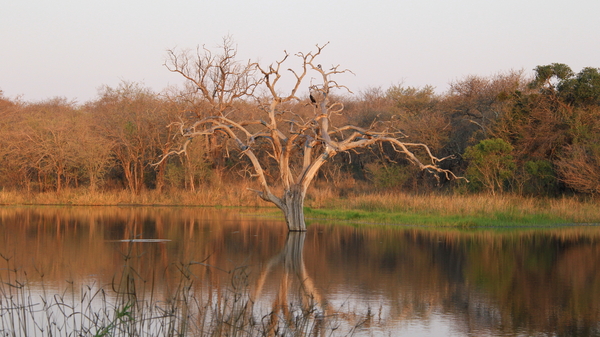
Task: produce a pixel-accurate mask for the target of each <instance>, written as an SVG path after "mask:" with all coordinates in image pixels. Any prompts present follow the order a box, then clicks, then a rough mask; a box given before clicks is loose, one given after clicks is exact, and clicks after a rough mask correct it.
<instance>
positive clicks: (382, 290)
mask: <svg viewBox="0 0 600 337" xmlns="http://www.w3.org/2000/svg"><path fill="white" fill-rule="evenodd" d="M273 214H276V213H275V212H274V211H273V210H267V211H265V210H251V209H244V210H240V209H213V208H183V207H51V206H47V207H0V254H1V259H0V269H1V271H0V277H1V278H2V286H1V287H0V289H1V290H2V293H1V294H0V333H1V334H2V336H5V335H9V336H12V335H15V336H20V335H29V336H34V335H36V336H44V335H47V334H48V332H49V331H50V330H52V329H54V330H53V331H54V332H53V334H54V335H65V336H66V335H69V333H72V332H73V331H76V332H77V333H80V334H84V335H87V334H89V335H94V334H99V332H103V331H106V332H110V333H108V334H109V335H119V333H120V334H122V335H127V334H130V333H131V331H135V333H137V334H139V335H166V334H168V333H167V332H173V334H176V333H180V332H182V331H183V332H185V333H188V334H189V335H192V336H193V335H196V334H199V332H203V333H205V334H208V333H207V332H206V331H207V330H206V329H208V328H209V327H210V328H211V329H215V327H216V328H218V329H229V330H228V331H229V333H227V332H223V333H222V335H228V334H229V335H233V334H234V333H232V332H231V331H233V330H231V329H238V330H236V331H238V332H237V333H235V335H240V336H244V335H252V334H256V331H271V334H276V333H279V334H283V333H284V332H286V331H287V332H286V333H290V334H291V332H290V331H292V332H293V331H295V332H296V333H297V334H298V333H299V334H307V335H308V334H310V335H323V336H330V335H333V336H338V335H339V336H345V335H350V334H351V335H356V336H466V335H470V336H531V335H536V336H594V335H600V323H599V322H600V268H599V266H600V228H599V227H595V226H565V227H556V228H543V229H542V228H518V229H510V228H496V229H487V230H473V229H471V230H458V229H433V228H424V227H410V226H394V225H385V226H376V225H367V224H364V225H351V224H343V223H335V224H334V223H326V222H320V221H318V220H309V221H308V223H309V227H308V231H307V232H306V233H290V234H288V232H287V227H286V226H285V223H284V222H283V220H281V219H278V218H276V217H273ZM142 302H144V303H146V304H144V305H145V306H146V307H145V308H146V309H145V310H146V311H145V312H142V305H139V307H138V303H142ZM119 303H120V304H119ZM131 303H134V304H133V306H131ZM117 313H122V315H117ZM140 313H141V315H145V316H143V317H142V316H136V315H140ZM157 317H160V319H163V320H162V321H156V320H154V319H155V318H157ZM36 320H38V321H37V322H36ZM127 320H129V321H134V320H135V321H136V324H137V325H136V326H134V327H125V325H126V324H125V323H126V322H125V321H127ZM153 322H159V323H153ZM165 322H166V323H165ZM231 322H236V323H231ZM153 324H154V325H153ZM103 329H104V330H103ZM127 329H134V330H127ZM278 329H279V330H278ZM223 331H225V330H223ZM251 331H254V332H253V333H250V332H251Z"/></svg>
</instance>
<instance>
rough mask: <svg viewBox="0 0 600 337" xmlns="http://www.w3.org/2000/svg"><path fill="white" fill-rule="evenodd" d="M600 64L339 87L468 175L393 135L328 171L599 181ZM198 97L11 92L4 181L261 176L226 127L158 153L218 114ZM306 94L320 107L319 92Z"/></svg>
mask: <svg viewBox="0 0 600 337" xmlns="http://www.w3.org/2000/svg"><path fill="white" fill-rule="evenodd" d="M599 70H600V69H598V68H584V69H583V70H581V71H580V72H579V73H575V72H573V71H572V70H571V69H570V68H569V67H568V66H567V65H564V64H551V65H545V66H538V67H537V68H536V69H535V74H534V77H533V78H527V77H526V76H524V74H523V72H518V71H511V72H507V73H501V74H497V75H495V76H491V77H480V76H470V77H467V78H464V79H462V80H459V81H456V82H454V83H452V84H451V85H450V89H449V91H448V92H447V93H444V94H441V95H440V94H436V92H435V91H434V88H433V87H430V86H425V87H421V88H414V87H408V86H402V85H395V86H391V87H390V88H387V89H382V88H372V89H368V90H365V91H363V92H360V93H358V94H356V95H348V96H340V97H337V98H336V99H337V100H338V101H340V102H342V103H343V104H344V107H345V108H344V110H343V113H342V114H341V115H339V116H337V117H336V118H337V119H338V120H336V121H335V122H336V123H339V124H346V123H349V124H354V125H358V126H362V127H365V128H368V127H370V126H372V125H374V124H376V123H386V124H387V127H388V128H392V129H395V130H397V131H399V132H400V133H401V134H403V135H405V136H406V138H405V139H404V140H405V141H407V142H415V143H425V144H427V145H429V147H430V149H431V150H432V152H433V153H434V155H436V156H437V157H440V158H442V157H450V158H449V159H447V160H445V161H444V162H442V164H441V165H443V166H444V167H445V168H449V169H451V170H453V171H454V172H455V173H456V174H457V175H461V176H464V177H466V178H468V179H469V180H470V183H465V182H463V181H452V182H450V181H448V180H446V179H444V177H441V179H434V177H433V176H431V175H428V174H426V173H423V172H418V170H417V169H416V168H415V167H413V166H411V165H410V164H409V163H408V162H406V161H405V160H403V159H402V158H400V157H398V156H397V154H396V152H395V151H393V149H392V148H386V147H385V146H383V147H381V148H377V149H363V150H361V151H359V152H352V153H348V154H347V155H341V156H336V157H334V158H333V159H332V160H331V162H330V163H329V164H328V166H327V167H326V168H325V169H324V170H323V171H322V172H321V175H320V177H319V179H320V180H321V181H327V182H329V183H332V184H334V185H335V186H336V187H339V186H356V185H357V183H359V184H362V186H368V187H369V188H376V189H394V188H398V189H403V190H406V191H414V192H416V191H423V190H453V191H455V192H461V193H463V192H469V191H472V192H488V193H492V194H496V193H503V192H513V193H518V194H523V195H534V196H556V195H562V194H565V193H569V194H570V193H578V194H597V193H600V72H599ZM195 97H196V96H194V95H190V94H186V93H184V92H183V91H182V92H179V93H170V94H168V93H156V92H153V91H152V90H150V89H148V88H145V87H143V86H142V85H139V84H135V83H122V84H121V85H119V86H118V87H117V88H111V87H105V88H103V89H101V90H100V91H99V94H98V97H97V98H96V99H94V100H92V101H89V102H85V103H83V104H75V103H73V102H69V101H67V100H65V99H62V98H54V99H49V100H46V101H41V102H24V101H21V100H19V99H9V98H6V97H4V96H3V95H1V92H0V158H1V160H2V165H0V188H2V189H10V190H25V191H29V192H43V191H52V190H55V191H60V190H62V189H64V188H67V187H69V188H73V187H74V188H78V187H83V188H89V189H90V190H98V189H101V190H115V189H128V190H130V191H131V192H134V193H139V192H140V191H142V190H144V189H157V190H161V191H162V190H164V189H184V188H185V189H189V190H196V189H198V188H199V187H200V186H203V184H212V183H214V182H215V181H223V180H226V181H230V182H235V181H236V180H239V179H252V172H251V170H249V165H248V162H247V161H246V159H245V158H244V157H243V156H240V153H239V150H235V147H231V146H228V143H227V140H226V139H225V138H220V137H219V136H218V135H207V136H205V137H203V138H200V137H197V138H195V139H194V141H193V142H192V143H190V145H189V146H188V148H187V153H186V154H182V155H180V156H171V157H169V159H168V160H165V161H162V162H161V163H160V164H159V165H154V164H155V163H157V162H159V159H160V158H161V156H163V155H165V154H166V153H168V152H170V151H174V150H177V149H178V146H180V144H181V139H180V137H181V136H180V134H181V132H180V130H177V129H174V128H173V127H169V125H170V123H171V122H173V121H177V120H179V119H186V118H198V116H202V115H206V114H209V113H210V111H204V110H206V104H205V102H202V101H201V100H198V99H197V98H195ZM294 104H297V105H298V106H300V108H302V106H306V105H309V100H308V97H306V100H305V101H301V102H297V103H294ZM237 105H238V106H236V108H235V112H234V113H238V114H243V115H244V116H245V117H246V118H248V119H260V116H259V115H260V113H261V110H260V106H259V105H257V104H255V103H254V102H252V101H248V100H242V101H240V102H238V103H237ZM272 174H273V176H276V175H277V174H276V172H273V173H272ZM438 178H439V177H438ZM348 182H352V183H350V184H348Z"/></svg>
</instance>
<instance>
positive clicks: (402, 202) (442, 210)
mask: <svg viewBox="0 0 600 337" xmlns="http://www.w3.org/2000/svg"><path fill="white" fill-rule="evenodd" d="M246 187H247V186H245V185H239V184H238V185H225V184H222V185H218V186H211V187H203V188H200V189H199V190H198V191H196V192H190V191H181V190H177V191H165V192H163V193H158V192H156V191H144V192H141V193H139V194H132V193H129V192H127V191H112V192H101V193H100V192H90V191H88V190H85V189H70V190H65V191H62V192H61V193H56V192H46V193H22V192H11V191H0V204H3V205H106V206H108V205H146V206H156V205H173V206H208V207H264V208H267V211H269V210H268V208H273V205H272V204H269V203H267V202H265V201H263V200H261V199H260V198H258V197H257V196H256V195H255V194H254V193H253V192H250V191H248V190H247V189H246ZM305 206H306V216H307V218H309V219H311V218H312V219H330V220H350V221H357V222H372V223H392V224H409V225H434V226H458V227H471V226H514V225H517V226H518V225H524V226H533V225H555V224H570V223H600V207H598V201H597V200H593V199H589V200H581V199H578V198H575V197H561V198H543V199H542V198H527V197H522V196H515V195H501V196H491V195H443V194H429V195H412V194H406V193H398V192H393V193H392V192H373V193H354V194H352V193H351V194H347V195H345V196H344V197H340V196H339V193H337V191H335V190H332V189H328V188H323V189H311V190H309V194H308V196H307V198H306V202H305ZM272 212H273V214H276V215H279V213H278V211H277V210H275V209H273V210H272Z"/></svg>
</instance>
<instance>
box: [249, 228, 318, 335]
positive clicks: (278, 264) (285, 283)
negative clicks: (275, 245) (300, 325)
mask: <svg viewBox="0 0 600 337" xmlns="http://www.w3.org/2000/svg"><path fill="white" fill-rule="evenodd" d="M305 239H306V232H289V233H288V235H287V239H286V242H285V246H284V247H283V249H282V250H281V252H279V253H278V254H277V255H275V256H274V257H272V258H271V259H270V260H269V261H268V262H267V263H266V264H265V266H264V268H263V269H262V270H261V271H260V274H259V275H260V276H259V277H258V279H257V281H256V286H255V288H254V289H253V290H252V293H251V299H252V302H253V303H257V302H258V301H260V298H261V296H262V295H263V290H264V286H265V281H266V280H267V279H268V278H272V277H279V282H278V283H279V287H278V290H277V292H276V295H275V300H274V301H273V303H272V305H271V307H272V315H271V322H270V324H271V326H275V325H277V320H278V318H279V315H278V314H279V313H281V314H282V316H283V317H284V318H285V319H286V320H287V321H288V322H292V321H294V317H293V313H292V310H294V308H293V307H291V308H290V306H288V305H289V304H290V303H291V302H290V301H289V297H294V298H297V299H299V301H300V303H301V306H300V308H299V309H300V310H301V315H303V318H304V319H307V318H308V317H309V316H312V315H314V317H317V318H318V317H319V316H320V317H322V316H323V315H325V313H326V312H325V309H324V306H323V301H322V297H321V295H320V293H319V291H318V290H317V288H316V287H315V284H314V282H313V280H312V278H311V277H310V276H309V275H308V272H307V271H306V267H305V265H304V258H303V251H304V240H305ZM277 268H281V269H282V272H281V273H279V275H277V273H275V272H273V271H274V269H277Z"/></svg>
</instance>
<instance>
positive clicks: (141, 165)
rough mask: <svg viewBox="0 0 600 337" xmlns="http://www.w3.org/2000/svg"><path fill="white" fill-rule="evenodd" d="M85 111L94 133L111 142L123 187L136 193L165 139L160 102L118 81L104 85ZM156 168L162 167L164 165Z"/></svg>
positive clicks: (147, 91)
mask: <svg viewBox="0 0 600 337" xmlns="http://www.w3.org/2000/svg"><path fill="white" fill-rule="evenodd" d="M87 110H88V111H89V112H90V113H91V114H92V115H93V117H94V118H95V119H96V121H97V122H96V126H95V127H96V128H97V130H98V132H99V133H100V134H101V135H102V136H103V137H105V138H106V139H107V140H108V141H109V142H110V144H112V145H113V148H112V154H113V156H114V157H115V158H116V162H117V164H118V165H119V166H120V167H121V169H122V172H123V175H124V177H125V183H126V186H127V188H128V189H129V190H130V191H131V192H133V193H139V192H140V190H141V189H142V188H144V187H145V183H146V176H147V175H148V174H149V172H150V165H151V164H152V163H153V162H154V161H155V158H156V157H157V156H158V155H160V154H161V153H162V151H163V150H164V147H165V146H167V145H166V144H167V143H168V141H169V140H168V139H169V137H168V129H166V128H165V127H164V126H165V125H166V124H168V120H169V117H168V116H169V115H168V113H166V112H165V107H164V102H163V101H161V99H160V98H159V97H158V96H157V95H156V94H155V93H153V92H152V91H151V90H150V89H148V88H144V87H143V86H141V85H139V84H136V83H122V84H121V85H120V86H118V87H117V88H110V87H104V88H103V89H102V91H101V93H100V98H99V99H98V100H96V101H94V102H91V103H90V104H89V105H88V107H87ZM159 168H160V169H161V170H164V169H165V166H164V165H161V166H159Z"/></svg>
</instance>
